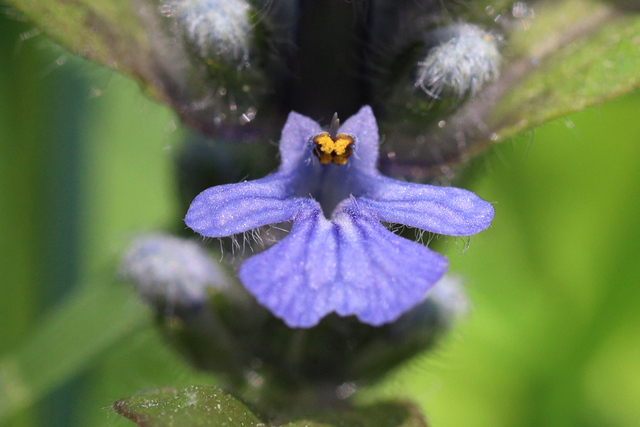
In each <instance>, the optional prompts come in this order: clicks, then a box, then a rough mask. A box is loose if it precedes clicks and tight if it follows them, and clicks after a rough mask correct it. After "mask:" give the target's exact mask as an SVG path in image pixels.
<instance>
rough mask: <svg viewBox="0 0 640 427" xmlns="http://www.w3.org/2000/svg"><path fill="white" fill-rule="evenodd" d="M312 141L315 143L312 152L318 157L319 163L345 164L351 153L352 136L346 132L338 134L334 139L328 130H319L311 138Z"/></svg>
mask: <svg viewBox="0 0 640 427" xmlns="http://www.w3.org/2000/svg"><path fill="white" fill-rule="evenodd" d="M313 142H314V144H315V145H316V146H315V148H314V149H313V154H315V155H316V156H317V157H318V159H320V163H321V164H323V165H328V164H329V163H331V162H333V163H335V164H336V165H345V164H347V159H348V158H349V156H351V154H352V153H353V149H352V148H351V146H352V145H353V137H352V136H350V135H347V134H346V133H341V134H338V135H336V137H335V139H334V138H332V137H331V135H330V134H329V132H321V133H319V134H317V135H316V136H315V137H314V138H313Z"/></svg>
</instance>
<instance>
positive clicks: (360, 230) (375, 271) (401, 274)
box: [240, 200, 447, 327]
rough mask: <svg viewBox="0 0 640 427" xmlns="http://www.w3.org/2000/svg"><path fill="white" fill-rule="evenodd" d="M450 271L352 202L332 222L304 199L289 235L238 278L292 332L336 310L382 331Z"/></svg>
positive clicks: (438, 258)
mask: <svg viewBox="0 0 640 427" xmlns="http://www.w3.org/2000/svg"><path fill="white" fill-rule="evenodd" d="M446 269H447V261H446V259H445V258H444V257H443V256H441V255H439V254H436V253H435V252H432V251H430V250H429V249H428V248H426V247H425V246H423V245H420V244H417V243H415V242H412V241H409V240H406V239H403V238H401V237H399V236H397V235H395V234H393V233H391V232H389V231H388V230H387V229H386V228H384V227H383V226H382V225H381V224H380V223H379V222H378V221H377V220H376V219H375V218H373V217H371V216H370V215H369V214H368V212H366V211H363V210H361V209H360V208H359V207H358V206H357V205H355V203H354V202H352V201H347V202H345V203H343V206H342V207H341V208H340V209H339V211H338V212H337V213H336V214H335V215H334V218H333V220H332V221H328V220H327V219H326V218H324V216H323V215H322V212H321V209H320V206H319V205H318V204H317V203H316V202H315V201H312V200H306V205H305V207H304V208H302V209H301V210H300V212H299V214H298V215H297V216H296V217H295V218H294V224H293V227H292V229H291V233H290V234H289V236H288V237H286V238H285V239H284V240H282V241H281V242H279V243H277V244H276V245H275V246H273V247H272V248H270V249H268V250H267V251H265V252H263V253H261V254H259V255H256V256H254V257H252V258H250V259H248V260H247V261H245V263H244V264H243V265H242V267H241V268H240V280H241V281H242V282H243V284H244V286H245V287H246V288H247V289H248V290H249V291H250V292H251V293H252V294H253V295H254V296H255V297H256V299H257V300H258V301H259V302H260V303H261V304H263V305H264V306H266V307H267V308H269V309H270V310H271V311H272V313H273V314H274V315H276V316H277V317H279V318H281V319H282V320H284V321H285V322H286V323H287V324H288V325H289V326H291V327H311V326H314V325H316V324H317V323H318V322H319V321H320V319H321V318H322V317H324V316H325V315H327V314H329V313H331V312H336V313H337V314H339V315H340V316H349V315H356V316H357V317H358V318H359V319H360V320H361V321H363V322H365V323H368V324H371V325H375V326H377V325H381V324H384V323H388V322H391V321H393V320H395V319H397V318H398V317H399V316H400V315H401V314H402V313H404V312H405V311H407V310H409V309H410V308H411V307H413V306H415V305H416V304H418V303H420V301H422V300H423V299H424V296H425V293H426V292H427V290H429V288H430V287H431V286H432V285H433V284H434V283H435V282H436V281H437V280H438V279H440V277H441V276H442V275H443V274H444V272H445V271H446Z"/></svg>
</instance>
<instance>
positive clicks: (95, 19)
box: [9, 0, 151, 78]
mask: <svg viewBox="0 0 640 427" xmlns="http://www.w3.org/2000/svg"><path fill="white" fill-rule="evenodd" d="M9 3H12V4H13V5H14V6H15V7H16V8H18V9H19V10H20V11H21V12H23V13H25V14H26V15H27V16H29V18H30V19H32V20H33V22H34V23H36V25H38V27H40V29H42V30H43V31H45V32H46V33H47V34H48V35H49V36H51V37H52V38H53V39H54V40H55V41H56V42H58V43H60V44H61V45H62V46H63V47H65V48H66V49H68V50H70V51H71V52H73V53H75V54H76V55H80V56H83V57H85V58H89V59H91V60H92V61H94V62H96V63H98V64H102V65H106V66H108V67H111V68H114V69H118V70H120V71H122V72H125V73H128V74H132V75H136V76H138V77H140V78H144V77H149V76H145V74H146V73H145V72H144V69H145V67H146V65H145V63H146V64H148V63H149V62H150V54H151V47H150V43H149V39H148V34H147V32H146V30H145V28H144V27H143V26H142V25H141V23H140V21H139V19H138V18H137V15H136V12H135V9H134V8H133V5H132V3H131V2H130V1H129V0H109V1H100V0H75V1H60V0H9Z"/></svg>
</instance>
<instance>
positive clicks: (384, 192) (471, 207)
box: [358, 175, 494, 236]
mask: <svg viewBox="0 0 640 427" xmlns="http://www.w3.org/2000/svg"><path fill="white" fill-rule="evenodd" d="M360 180H361V181H362V182H361V183H360V185H361V187H362V188H365V189H366V190H365V191H364V194H363V197H362V198H359V199H358V204H360V205H362V206H365V207H366V208H367V209H370V210H371V211H372V213H373V214H375V215H376V217H377V218H378V219H379V220H380V221H386V222H390V223H394V224H404V225H408V226H410V227H416V228H420V229H422V230H427V231H430V232H432V233H438V234H446V235H449V236H470V235H472V234H476V233H478V232H480V231H482V230H484V229H486V228H487V227H489V225H490V224H491V220H492V219H493V214H494V210H493V206H492V205H491V203H489V202H486V201H484V200H482V199H481V198H480V197H478V196H476V195H475V194H474V193H472V192H471V191H467V190H463V189H461V188H455V187H436V186H432V185H423V184H415V183H410V182H402V181H397V180H394V179H391V178H387V177H385V176H382V175H376V176H361V178H360Z"/></svg>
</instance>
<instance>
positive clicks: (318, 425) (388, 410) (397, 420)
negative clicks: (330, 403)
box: [283, 402, 427, 427]
mask: <svg viewBox="0 0 640 427" xmlns="http://www.w3.org/2000/svg"><path fill="white" fill-rule="evenodd" d="M283 427H427V423H426V422H425V420H424V417H423V416H422V414H421V413H420V410H419V409H418V407H416V406H415V405H413V404H412V403H409V402H382V403H376V404H373V405H369V406H363V407H358V408H353V409H346V410H342V411H332V412H324V413H321V414H314V415H312V416H309V417H306V418H305V417H301V419H298V420H296V421H293V422H290V423H288V424H284V425H283Z"/></svg>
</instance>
